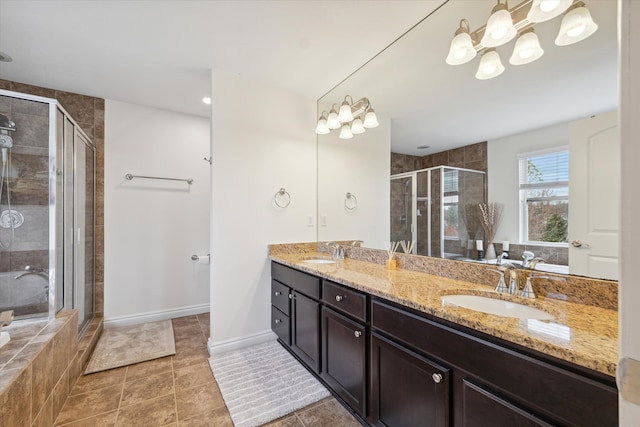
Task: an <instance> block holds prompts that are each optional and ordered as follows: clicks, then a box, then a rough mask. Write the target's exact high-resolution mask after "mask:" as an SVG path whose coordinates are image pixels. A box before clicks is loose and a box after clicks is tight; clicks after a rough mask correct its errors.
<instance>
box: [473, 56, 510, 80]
mask: <svg viewBox="0 0 640 427" xmlns="http://www.w3.org/2000/svg"><path fill="white" fill-rule="evenodd" d="M503 72H504V65H502V61H501V60H500V55H498V52H496V51H495V49H489V50H487V51H486V52H485V53H483V54H482V58H480V65H479V66H478V72H477V73H476V79H478V80H487V79H492V78H494V77H497V76H499V75H500V74H502V73H503Z"/></svg>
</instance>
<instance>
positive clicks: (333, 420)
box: [297, 399, 362, 427]
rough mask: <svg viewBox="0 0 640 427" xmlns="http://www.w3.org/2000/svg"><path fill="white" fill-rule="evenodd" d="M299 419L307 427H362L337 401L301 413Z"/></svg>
mask: <svg viewBox="0 0 640 427" xmlns="http://www.w3.org/2000/svg"><path fill="white" fill-rule="evenodd" d="M297 415H298V417H299V418H300V420H302V422H303V423H304V425H305V426H306V427H326V426H340V427H361V426H362V424H360V423H359V422H358V421H356V419H355V418H353V416H352V415H351V414H350V413H349V412H348V411H347V410H346V409H345V408H344V407H343V406H342V405H341V404H340V403H338V401H336V400H335V399H333V400H330V401H328V402H326V403H324V404H322V405H318V406H315V407H313V408H311V409H309V410H306V411H301V412H299V413H298V414H297Z"/></svg>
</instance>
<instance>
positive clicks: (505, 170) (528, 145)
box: [487, 123, 569, 243]
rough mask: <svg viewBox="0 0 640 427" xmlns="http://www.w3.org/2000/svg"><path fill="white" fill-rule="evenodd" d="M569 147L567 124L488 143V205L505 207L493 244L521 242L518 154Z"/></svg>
mask: <svg viewBox="0 0 640 427" xmlns="http://www.w3.org/2000/svg"><path fill="white" fill-rule="evenodd" d="M568 144H569V124H568V123H561V124H558V125H554V126H549V127H545V128H540V129H536V130H533V131H530V132H525V133H521V134H517V135H511V136H507V137H505V138H500V139H495V140H491V141H488V142H487V165H488V166H487V167H488V171H489V172H488V176H487V185H488V187H487V188H488V190H487V191H488V198H489V201H490V202H496V203H500V204H502V205H504V211H503V215H502V223H501V224H500V228H499V229H498V232H497V234H496V238H495V241H496V242H501V241H503V240H508V241H510V242H513V243H518V242H519V241H520V228H519V227H520V225H519V215H520V213H519V200H520V195H519V191H520V190H519V185H520V184H519V175H518V174H519V172H518V154H520V153H528V152H533V151H538V150H544V149H547V148H553V147H558V146H561V145H568Z"/></svg>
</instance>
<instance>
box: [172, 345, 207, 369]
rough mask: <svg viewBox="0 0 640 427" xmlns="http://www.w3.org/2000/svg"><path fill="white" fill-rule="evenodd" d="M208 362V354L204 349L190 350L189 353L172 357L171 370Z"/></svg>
mask: <svg viewBox="0 0 640 427" xmlns="http://www.w3.org/2000/svg"><path fill="white" fill-rule="evenodd" d="M208 360H209V352H208V351H207V349H206V348H202V349H198V350H192V351H191V352H183V353H179V354H178V353H176V355H175V356H173V369H182V368H186V367H187V366H191V365H195V364H198V363H202V362H206V361H208Z"/></svg>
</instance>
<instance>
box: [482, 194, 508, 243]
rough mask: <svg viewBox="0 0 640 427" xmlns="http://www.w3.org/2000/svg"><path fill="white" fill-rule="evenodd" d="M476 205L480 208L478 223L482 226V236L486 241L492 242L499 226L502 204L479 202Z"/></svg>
mask: <svg viewBox="0 0 640 427" xmlns="http://www.w3.org/2000/svg"><path fill="white" fill-rule="evenodd" d="M478 207H479V208H480V224H481V225H482V228H484V238H485V240H486V242H487V243H493V239H494V238H495V237H496V232H497V231H498V227H500V221H501V220H502V210H503V208H504V206H502V205H500V204H498V203H493V202H491V203H479V204H478Z"/></svg>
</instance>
